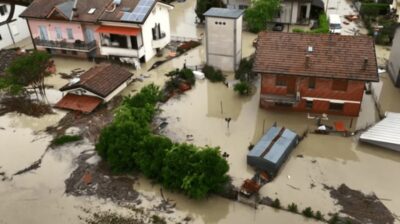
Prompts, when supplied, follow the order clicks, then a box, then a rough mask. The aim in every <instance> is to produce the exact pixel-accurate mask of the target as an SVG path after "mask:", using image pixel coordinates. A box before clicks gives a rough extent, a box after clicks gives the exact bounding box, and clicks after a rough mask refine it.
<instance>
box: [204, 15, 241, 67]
mask: <svg viewBox="0 0 400 224" xmlns="http://www.w3.org/2000/svg"><path fill="white" fill-rule="evenodd" d="M205 41H206V54H207V56H206V57H207V64H208V65H210V66H213V67H216V68H218V69H221V70H223V71H234V70H235V69H236V68H237V67H238V62H239V61H240V59H241V54H242V49H241V48H242V17H239V18H238V19H237V20H236V19H228V18H217V17H207V18H206V40H205Z"/></svg>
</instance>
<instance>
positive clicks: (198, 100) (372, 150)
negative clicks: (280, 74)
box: [161, 81, 400, 214]
mask: <svg viewBox="0 0 400 224" xmlns="http://www.w3.org/2000/svg"><path fill="white" fill-rule="evenodd" d="M257 85H259V83H258V82H257ZM365 99H366V100H365V102H364V103H363V110H362V112H361V117H360V121H358V120H357V119H356V118H354V119H351V118H346V117H340V116H329V120H328V121H324V122H325V123H327V124H330V125H332V123H333V122H334V121H335V120H342V121H344V122H345V124H346V126H347V128H349V129H350V130H352V129H355V127H356V126H357V124H359V125H358V126H364V125H366V124H371V123H374V122H375V121H376V119H377V113H376V112H374V109H371V108H374V105H373V100H372V98H371V96H365ZM258 102H259V94H257V93H256V94H255V95H254V96H250V97H239V96H237V95H236V94H235V93H234V92H233V90H232V89H228V88H227V87H226V86H224V85H222V84H212V83H209V82H207V81H201V82H197V84H196V87H195V88H194V89H193V90H192V91H189V92H187V93H186V94H185V95H182V96H180V97H179V98H177V99H173V100H170V101H169V102H168V103H167V104H165V105H163V106H162V110H163V113H162V114H161V116H162V117H167V118H168V122H169V125H168V126H167V128H166V129H165V130H164V134H166V135H168V136H170V137H172V138H174V139H175V140H177V141H180V142H190V143H194V144H196V145H210V146H220V147H221V150H222V151H223V152H227V153H228V154H229V155H230V156H229V158H228V162H229V165H230V171H229V174H230V175H231V176H233V181H234V184H235V185H237V186H239V185H240V184H241V183H242V181H243V180H244V179H246V178H250V177H251V176H252V175H253V174H254V171H253V169H252V168H251V167H249V166H247V164H246V154H247V152H248V150H247V147H248V145H249V144H250V143H253V144H254V143H256V142H257V141H258V139H259V138H260V137H261V136H262V135H263V133H264V131H265V130H267V129H268V128H269V127H270V126H271V125H272V124H273V123H274V122H277V124H278V125H280V126H285V127H286V128H290V129H292V130H294V131H296V132H297V133H299V134H301V133H302V132H303V131H304V130H306V129H307V128H309V129H311V130H312V129H314V128H315V127H316V126H315V120H314V119H309V116H308V115H307V114H304V113H289V112H273V111H265V110H262V109H259V108H258ZM312 116H313V115H310V117H312ZM226 117H231V118H232V121H231V122H230V126H229V128H228V126H227V123H226V122H225V120H224V118H226ZM352 120H353V121H352ZM350 125H352V127H350ZM187 135H193V138H194V139H193V140H192V139H191V138H187ZM297 155H301V157H297ZM398 169H400V154H399V153H395V152H392V151H389V150H385V149H381V148H378V147H373V146H370V145H366V144H361V143H359V142H358V139H357V136H354V137H348V138H345V137H342V136H340V135H337V136H320V135H315V134H309V135H308V137H306V138H305V140H303V141H302V142H301V143H300V144H299V146H298V147H297V148H296V149H295V150H294V152H293V153H292V154H291V156H290V158H289V159H288V161H287V163H286V165H284V166H283V168H282V170H281V172H280V173H279V175H278V177H277V178H276V179H275V180H274V181H273V182H272V183H270V184H268V185H267V186H265V187H264V188H262V190H261V191H260V192H261V195H264V196H269V197H272V198H279V199H280V200H281V201H282V202H283V204H289V203H291V202H295V203H297V204H298V205H300V207H302V208H304V207H307V206H311V207H312V208H314V209H318V210H321V211H322V212H323V213H325V214H326V213H328V212H335V211H339V210H340V208H339V207H338V206H336V205H335V201H334V200H333V199H331V198H330V195H329V192H328V191H326V190H324V186H323V185H324V184H326V185H328V186H338V185H340V184H342V183H346V184H347V185H348V186H349V187H351V188H354V189H357V190H361V191H362V192H364V193H372V192H373V193H375V194H376V195H377V196H378V197H379V198H383V199H388V200H383V203H384V204H385V205H386V206H387V207H388V208H389V209H390V210H391V211H392V212H394V213H396V214H400V204H399V203H400V200H399V199H400V198H399V195H398V191H397V189H398V186H400V181H399V180H398V179H396V178H393V172H392V171H393V170H398Z"/></svg>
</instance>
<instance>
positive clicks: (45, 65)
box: [3, 51, 53, 99]
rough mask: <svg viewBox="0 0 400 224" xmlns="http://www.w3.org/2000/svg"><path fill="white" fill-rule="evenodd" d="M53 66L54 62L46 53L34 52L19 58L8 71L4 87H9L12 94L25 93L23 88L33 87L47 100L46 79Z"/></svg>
mask: <svg viewBox="0 0 400 224" xmlns="http://www.w3.org/2000/svg"><path fill="white" fill-rule="evenodd" d="M51 66H53V62H52V61H50V55H49V54H47V53H45V52H39V51H34V52H33V53H31V54H26V55H24V56H22V57H19V58H17V59H15V60H14V61H13V63H12V64H11V65H10V66H9V67H8V69H7V70H6V73H7V75H6V77H5V79H6V81H3V87H8V88H9V90H10V91H11V93H14V94H18V93H22V92H23V89H24V88H23V87H26V86H31V87H32V88H33V89H34V90H35V92H36V93H37V94H39V95H40V96H42V99H46V90H45V85H44V78H45V77H46V76H49V75H50V72H49V68H50V67H51ZM4 84H5V85H4Z"/></svg>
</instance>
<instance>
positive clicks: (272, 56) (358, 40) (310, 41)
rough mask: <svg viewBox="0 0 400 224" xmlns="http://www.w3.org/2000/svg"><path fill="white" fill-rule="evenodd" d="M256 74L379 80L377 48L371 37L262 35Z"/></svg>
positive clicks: (301, 34) (268, 33)
mask: <svg viewBox="0 0 400 224" xmlns="http://www.w3.org/2000/svg"><path fill="white" fill-rule="evenodd" d="M309 47H312V52H308V48H309ZM365 61H366V63H365ZM253 71H254V72H257V73H267V74H283V75H297V76H315V77H323V78H344V79H353V80H365V81H379V77H378V72H377V61H376V55H375V45H374V41H373V39H372V38H371V37H368V36H341V35H332V34H303V33H281V32H262V33H260V34H259V36H258V43H257V50H256V56H255V61H254V66H253Z"/></svg>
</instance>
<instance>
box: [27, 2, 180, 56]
mask: <svg viewBox="0 0 400 224" xmlns="http://www.w3.org/2000/svg"><path fill="white" fill-rule="evenodd" d="M172 8H173V6H171V5H168V4H165V3H162V2H158V1H156V0H50V1H49V0H35V1H34V2H33V3H32V4H31V5H30V6H29V7H28V8H27V9H26V10H25V11H24V12H23V13H22V15H21V17H23V18H25V19H26V20H27V21H28V25H29V28H30V31H31V37H32V40H33V43H34V46H35V47H36V48H37V49H38V50H46V51H47V52H49V53H51V54H57V55H68V56H74V57H83V58H86V57H89V58H94V57H112V58H115V59H120V60H121V61H124V62H128V63H132V64H134V62H136V63H137V62H138V61H141V62H145V61H148V60H150V59H151V58H152V57H153V56H154V55H155V54H156V53H157V52H158V51H160V50H161V49H163V48H164V47H165V46H166V45H167V44H168V43H169V42H170V24H169V11H170V10H171V9H172Z"/></svg>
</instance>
